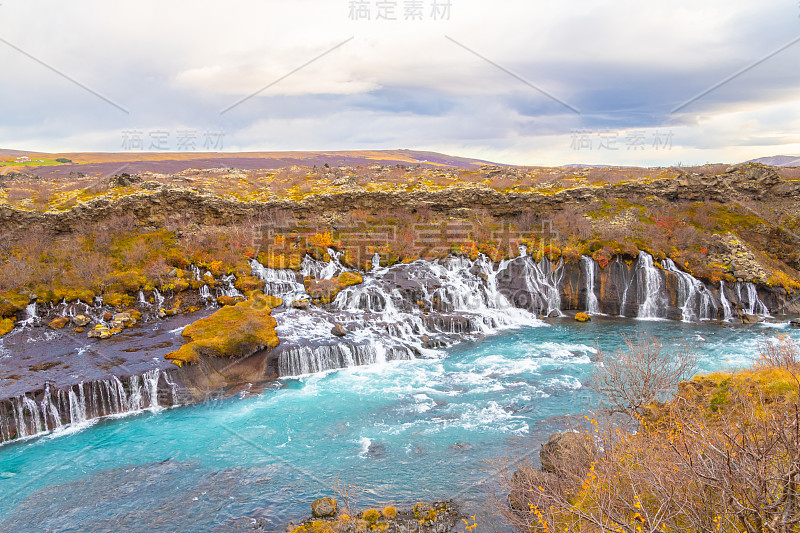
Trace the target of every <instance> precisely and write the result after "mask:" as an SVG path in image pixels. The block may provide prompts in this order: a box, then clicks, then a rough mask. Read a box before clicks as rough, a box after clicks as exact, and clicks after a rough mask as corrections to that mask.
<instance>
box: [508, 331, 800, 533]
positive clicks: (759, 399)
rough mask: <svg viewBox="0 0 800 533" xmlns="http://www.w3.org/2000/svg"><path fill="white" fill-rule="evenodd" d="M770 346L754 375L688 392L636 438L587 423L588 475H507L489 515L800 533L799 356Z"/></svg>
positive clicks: (539, 527) (664, 528)
mask: <svg viewBox="0 0 800 533" xmlns="http://www.w3.org/2000/svg"><path fill="white" fill-rule="evenodd" d="M772 346H773V348H767V347H766V345H765V347H764V348H763V349H764V350H767V353H765V354H762V356H761V358H760V359H759V362H758V364H757V365H756V366H755V368H754V369H752V370H743V371H737V372H733V373H728V374H723V373H719V374H712V375H708V376H698V377H695V378H693V379H692V380H691V381H688V382H683V383H682V384H681V386H680V387H679V389H678V392H677V395H676V396H675V397H674V398H672V399H671V400H670V401H669V402H667V403H666V404H659V403H652V404H650V405H649V406H645V407H646V408H645V409H644V410H643V411H642V413H641V415H639V416H638V418H637V426H636V431H635V432H632V433H630V432H626V431H624V430H622V429H621V428H620V426H619V425H614V424H603V423H598V421H597V420H593V419H592V420H590V423H589V424H588V426H589V427H588V429H586V430H583V431H582V432H580V434H582V435H584V437H585V438H586V439H589V441H591V442H595V443H596V444H597V449H598V450H600V452H599V453H598V454H597V455H596V456H595V457H594V459H593V460H592V461H591V463H590V464H589V465H588V466H587V465H585V464H581V463H580V462H576V461H559V462H557V463H556V464H555V465H550V467H549V468H550V469H551V470H548V471H542V470H538V469H536V468H534V467H533V465H531V464H527V465H525V464H523V466H522V467H521V468H519V469H514V468H511V467H510V466H509V465H507V464H506V465H503V464H500V466H499V468H498V472H499V474H500V477H499V480H500V486H499V489H500V492H498V493H497V494H496V495H495V499H494V500H493V501H494V505H495V506H496V508H497V509H498V511H499V513H500V514H501V515H502V516H503V517H505V519H506V520H507V521H508V522H510V523H511V524H512V526H513V527H514V528H515V529H517V530H519V531H526V532H531V531H537V532H539V531H569V532H592V533H601V532H603V533H604V532H616V531H622V532H628V533H634V532H651V533H656V532H687V533H707V532H720V533H739V532H747V533H765V532H769V533H788V532H793V531H797V529H798V524H800V491H798V488H799V487H800V486H799V483H800V404H799V403H798V388H799V387H800V385H798V383H800V382H798V381H797V374H796V366H795V365H796V362H797V361H798V358H800V352H799V351H798V347H797V344H796V343H794V342H792V341H790V340H788V339H787V338H778V339H776V340H774V341H773V342H772ZM787 361H788V365H789V366H788V368H787V366H786V365H787ZM631 364H636V363H634V362H631ZM553 470H555V471H553ZM498 495H499V497H498ZM504 495H508V496H504Z"/></svg>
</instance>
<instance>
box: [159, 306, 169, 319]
mask: <svg viewBox="0 0 800 533" xmlns="http://www.w3.org/2000/svg"><path fill="white" fill-rule="evenodd" d="M158 318H167V311H166V310H165V309H164V308H163V307H162V308H161V309H159V310H158Z"/></svg>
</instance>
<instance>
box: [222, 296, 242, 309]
mask: <svg viewBox="0 0 800 533" xmlns="http://www.w3.org/2000/svg"><path fill="white" fill-rule="evenodd" d="M240 301H241V300H240V299H238V298H234V297H233V296H225V295H222V296H220V297H219V298H217V303H218V304H219V305H221V306H222V307H225V306H227V305H236V303H237V302H240Z"/></svg>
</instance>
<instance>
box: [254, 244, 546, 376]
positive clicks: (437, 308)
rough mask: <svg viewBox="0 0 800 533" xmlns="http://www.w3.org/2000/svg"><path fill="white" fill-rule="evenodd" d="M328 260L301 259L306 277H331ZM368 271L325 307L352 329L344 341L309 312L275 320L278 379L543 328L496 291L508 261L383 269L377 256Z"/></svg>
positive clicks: (418, 264)
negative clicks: (279, 341) (503, 331)
mask: <svg viewBox="0 0 800 533" xmlns="http://www.w3.org/2000/svg"><path fill="white" fill-rule="evenodd" d="M331 257H332V260H331V261H329V262H328V263H326V264H320V263H321V262H316V264H315V261H314V260H313V259H312V258H309V257H307V258H305V259H304V264H305V267H304V268H305V272H307V273H308V274H307V275H314V273H315V272H316V273H317V274H316V275H317V276H319V277H320V278H322V277H324V276H326V275H327V274H329V273H330V270H329V271H327V273H326V272H325V268H326V267H328V266H329V265H331V264H336V261H335V259H333V258H334V257H335V256H334V255H331ZM372 264H373V270H372V271H371V272H367V273H365V275H364V281H363V283H361V284H358V285H355V286H352V287H348V288H346V289H344V290H343V291H341V292H340V293H339V294H338V295H337V296H336V298H335V299H334V301H333V302H332V303H331V305H330V307H331V308H332V314H333V318H334V319H335V321H336V322H339V323H341V324H355V327H354V328H353V329H352V332H351V333H348V335H347V336H346V337H345V338H344V339H338V338H335V337H333V336H332V335H331V333H330V327H331V326H330V323H328V322H327V321H324V320H322V321H320V320H314V319H313V315H311V314H310V313H308V312H307V311H295V310H290V311H287V312H286V314H278V315H276V318H277V319H278V324H279V326H278V334H279V337H280V336H281V335H283V336H284V337H282V338H283V339H286V340H287V342H286V343H285V344H284V346H282V347H279V348H278V349H277V350H278V373H279V375H281V376H287V375H301V374H308V373H313V372H319V371H325V370H332V369H336V368H343V367H348V366H354V365H362V364H375V363H382V362H384V361H394V360H409V359H413V358H414V357H417V356H428V357H435V356H437V355H438V352H436V351H435V349H434V348H433V347H438V346H442V345H446V344H451V343H453V342H456V340H458V339H461V338H463V337H464V336H469V335H482V334H488V333H491V332H493V331H496V330H497V329H498V328H501V327H509V326H516V325H521V324H530V325H541V324H542V323H541V322H540V321H538V320H537V319H536V318H535V317H534V316H533V315H531V314H530V313H529V312H527V311H525V310H522V309H517V308H515V307H514V306H513V305H511V303H510V302H509V301H508V299H507V298H506V297H505V296H504V295H503V294H502V293H501V292H500V290H499V289H498V283H497V274H498V272H499V271H501V270H502V269H503V268H504V266H505V264H507V263H506V262H504V263H503V264H501V265H500V267H499V268H497V269H495V267H494V266H493V265H492V263H491V261H489V260H488V259H487V258H486V257H483V256H480V257H478V258H477V259H475V260H470V259H468V258H464V257H455V256H453V257H448V258H446V259H443V260H440V261H434V262H428V261H423V260H418V261H414V262H412V263H408V264H398V265H394V266H391V267H385V268H382V267H380V256H377V254H376V256H374V257H373V263H372ZM337 268H338V267H337ZM262 279H263V278H262ZM328 316H330V315H328ZM284 317H286V322H285V324H286V326H285V327H283V326H282V324H284ZM432 346H433V347H432Z"/></svg>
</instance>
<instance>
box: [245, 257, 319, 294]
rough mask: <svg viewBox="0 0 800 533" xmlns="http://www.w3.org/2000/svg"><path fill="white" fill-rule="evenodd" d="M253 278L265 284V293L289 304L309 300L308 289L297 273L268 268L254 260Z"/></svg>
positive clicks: (251, 266)
mask: <svg viewBox="0 0 800 533" xmlns="http://www.w3.org/2000/svg"><path fill="white" fill-rule="evenodd" d="M250 268H251V269H252V270H253V276H255V277H257V278H258V279H260V280H261V281H263V282H264V293H265V294H270V295H272V296H275V297H277V298H280V299H281V300H283V301H284V302H286V303H287V304H288V303H290V302H291V301H292V300H299V299H303V298H304V297H305V298H307V297H308V295H306V289H305V286H304V285H303V283H302V281H301V280H300V279H298V278H299V276H298V274H297V272H295V271H294V270H290V269H288V268H287V269H277V268H268V267H265V266H264V265H262V264H261V263H259V262H258V261H256V260H255V259H252V260H251V261H250Z"/></svg>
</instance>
